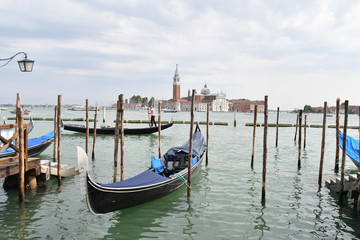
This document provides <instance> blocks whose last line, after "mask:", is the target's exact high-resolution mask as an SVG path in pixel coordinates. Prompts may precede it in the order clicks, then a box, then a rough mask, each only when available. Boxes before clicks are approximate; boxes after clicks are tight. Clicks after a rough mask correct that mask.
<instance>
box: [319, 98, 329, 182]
mask: <svg viewBox="0 0 360 240" xmlns="http://www.w3.org/2000/svg"><path fill="white" fill-rule="evenodd" d="M326 112H327V102H324V115H323V126H322V138H321V155H320V167H319V178H318V185H319V186H320V187H321V182H322V173H323V165H324V154H325V137H326Z"/></svg>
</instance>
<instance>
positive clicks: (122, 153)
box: [120, 94, 125, 181]
mask: <svg viewBox="0 0 360 240" xmlns="http://www.w3.org/2000/svg"><path fill="white" fill-rule="evenodd" d="M120 154H121V155H120V180H121V181H123V180H124V179H125V177H124V94H120Z"/></svg>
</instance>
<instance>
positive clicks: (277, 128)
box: [275, 107, 280, 147]
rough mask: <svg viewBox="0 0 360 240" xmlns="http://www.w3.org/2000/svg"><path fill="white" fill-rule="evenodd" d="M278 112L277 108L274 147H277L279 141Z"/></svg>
mask: <svg viewBox="0 0 360 240" xmlns="http://www.w3.org/2000/svg"><path fill="white" fill-rule="evenodd" d="M279 112H280V108H279V107H278V108H277V114H276V137H275V139H276V140H275V146H276V147H278V141H279Z"/></svg>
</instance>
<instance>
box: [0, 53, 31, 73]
mask: <svg viewBox="0 0 360 240" xmlns="http://www.w3.org/2000/svg"><path fill="white" fill-rule="evenodd" d="M19 54H24V59H23V60H20V61H18V64H19V68H20V71H22V72H31V71H32V69H33V66H34V62H35V61H33V60H29V59H27V54H26V53H25V52H18V53H17V54H15V55H14V56H12V57H10V58H5V59H0V61H6V63H5V64H3V65H1V66H0V67H4V66H6V65H8V63H9V62H11V60H13V58H14V57H16V56H17V55H19Z"/></svg>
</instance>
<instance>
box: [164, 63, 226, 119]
mask: <svg viewBox="0 0 360 240" xmlns="http://www.w3.org/2000/svg"><path fill="white" fill-rule="evenodd" d="M180 87H181V85H180V75H179V69H178V65H177V64H176V69H175V74H174V77H173V98H172V99H170V100H163V101H161V108H162V109H167V110H173V111H190V109H191V99H192V96H191V93H190V90H188V96H187V97H181V95H180ZM208 107H209V110H210V111H213V112H228V111H229V101H228V100H227V99H226V94H225V93H223V92H220V93H211V92H210V89H209V88H208V87H207V85H206V84H205V86H204V88H203V89H201V92H200V94H197V93H196V94H195V101H194V108H195V111H207V108H208Z"/></svg>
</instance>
